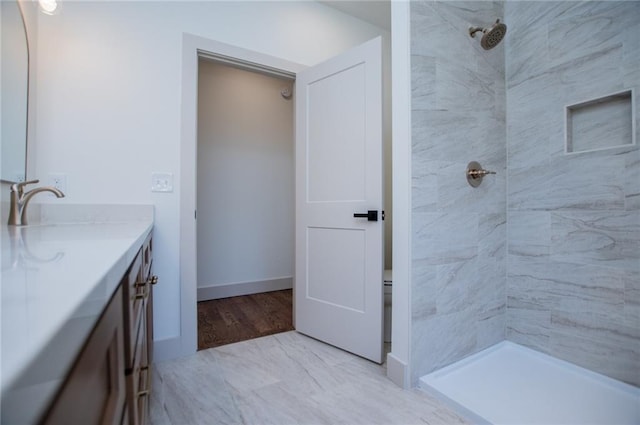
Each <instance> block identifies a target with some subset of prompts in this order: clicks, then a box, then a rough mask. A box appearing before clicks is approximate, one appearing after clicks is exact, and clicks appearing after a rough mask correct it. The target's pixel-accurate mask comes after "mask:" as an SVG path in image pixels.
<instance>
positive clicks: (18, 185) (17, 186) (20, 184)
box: [11, 179, 40, 192]
mask: <svg viewBox="0 0 640 425" xmlns="http://www.w3.org/2000/svg"><path fill="white" fill-rule="evenodd" d="M39 182H40V180H37V179H36V180H28V181H24V182H17V183H14V184H12V185H11V191H12V192H22V188H24V187H25V186H26V185H28V184H36V183H39Z"/></svg>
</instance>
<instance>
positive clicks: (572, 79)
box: [505, 1, 640, 385]
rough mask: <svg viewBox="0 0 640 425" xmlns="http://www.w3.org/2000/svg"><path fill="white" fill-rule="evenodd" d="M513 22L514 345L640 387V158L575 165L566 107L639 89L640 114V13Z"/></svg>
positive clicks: (530, 9) (534, 13)
mask: <svg viewBox="0 0 640 425" xmlns="http://www.w3.org/2000/svg"><path fill="white" fill-rule="evenodd" d="M505 22H506V23H507V25H508V26H509V32H508V34H507V37H506V39H505V44H506V46H505V49H506V85H507V103H506V105H507V151H508V194H507V199H508V232H507V233H508V245H507V246H508V261H507V262H508V266H507V270H508V275H507V321H506V322H507V339H509V340H512V341H514V342H517V343H520V344H523V345H526V346H529V347H532V348H534V349H536V350H539V351H542V352H545V353H548V354H551V355H553V356H555V357H558V358H561V359H565V360H567V361H569V362H572V363H575V364H578V365H581V366H583V367H586V368H588V369H591V370H594V371H596V372H599V373H603V374H606V375H608V376H611V377H613V378H616V379H620V380H622V381H625V382H628V383H631V384H634V385H640V151H639V150H638V147H637V145H636V146H633V147H626V148H625V147H621V148H613V149H609V150H603V151H598V152H585V153H578V154H572V155H565V154H564V140H565V139H564V117H565V113H564V107H565V106H566V105H572V104H576V103H580V102H583V101H585V100H589V99H593V98H599V97H603V96H606V95H607V94H610V93H615V92H619V91H622V90H626V89H634V90H635V96H636V99H635V102H636V105H635V108H636V113H638V111H640V105H639V104H638V96H639V95H640V3H638V2H624V1H623V2H507V3H506V4H505ZM601 119H602V121H603V122H606V121H607V120H608V118H607V117H604V116H603V117H601ZM637 119H638V117H637V116H636V120H637ZM638 129H640V125H638V124H637V125H636V131H637V130H638ZM636 138H637V139H638V141H639V142H640V137H638V136H637V137H636Z"/></svg>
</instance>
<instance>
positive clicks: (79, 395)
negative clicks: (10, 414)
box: [43, 288, 126, 425]
mask: <svg viewBox="0 0 640 425" xmlns="http://www.w3.org/2000/svg"><path fill="white" fill-rule="evenodd" d="M122 319H123V315H122V289H121V288H118V290H117V291H116V293H115V294H114V296H113V298H112V299H111V301H110V302H109V304H108V305H107V308H106V310H105V311H104V313H103V314H102V316H101V318H100V320H99V321H98V324H97V325H96V327H95V329H94V330H93V332H92V333H91V336H90V337H89V339H88V340H87V342H86V345H85V347H84V349H83V350H82V353H81V354H80V356H79V358H78V360H77V361H76V363H75V364H74V366H73V368H72V370H71V372H70V373H69V375H68V377H67V379H66V382H65V384H64V386H63V388H62V390H60V392H59V393H58V395H57V397H56V399H55V401H54V403H53V404H52V406H51V408H50V409H49V412H48V414H47V415H46V417H45V420H44V421H43V423H45V424H51V425H53V424H61V425H67V424H114V425H116V424H120V423H121V422H122V415H123V413H124V407H125V398H126V392H125V375H124V370H125V368H124V326H123V320H122Z"/></svg>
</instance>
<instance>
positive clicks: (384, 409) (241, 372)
mask: <svg viewBox="0 0 640 425" xmlns="http://www.w3.org/2000/svg"><path fill="white" fill-rule="evenodd" d="M154 370H155V372H154V377H153V379H154V382H153V393H152V397H151V423H152V424H154V425H164V424H173V425H192V424H194V425H199V424H203V425H207V424H278V425H282V424H425V423H426V424H464V423H468V422H466V421H465V419H464V418H463V417H462V416H459V415H458V414H457V413H456V412H455V411H453V410H452V409H450V408H449V407H447V406H445V405H444V404H442V403H441V402H440V401H438V400H436V399H434V398H432V397H431V396H429V395H428V394H426V393H424V392H422V391H421V390H418V389H413V390H403V389H401V388H399V387H398V386H396V385H395V384H393V383H392V382H391V381H390V380H389V379H388V378H387V377H386V370H385V368H384V366H380V365H377V364H375V363H372V362H369V361H367V360H364V359H362V358H360V357H357V356H354V355H352V354H349V353H346V352H344V351H342V350H339V349H337V348H334V347H332V346H329V345H326V344H323V343H321V342H319V341H316V340H314V339H311V338H308V337H306V336H304V335H301V334H299V333H297V332H295V331H291V332H285V333H281V334H276V335H271V336H266V337H262V338H258V339H254V340H250V341H244V342H238V343H235V344H230V345H224V346H221V347H217V348H211V349H208V350H203V351H199V352H197V353H196V354H195V355H193V356H190V357H186V358H182V359H177V360H171V361H168V362H162V363H157V364H156V365H155V368H154Z"/></svg>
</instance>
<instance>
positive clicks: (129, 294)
mask: <svg viewBox="0 0 640 425" xmlns="http://www.w3.org/2000/svg"><path fill="white" fill-rule="evenodd" d="M122 289H123V297H124V323H125V333H124V339H125V347H124V356H125V366H126V368H127V370H129V369H131V368H132V367H133V355H134V351H135V344H136V339H137V337H138V335H137V333H138V329H139V328H140V319H141V317H142V313H143V307H144V299H145V297H146V281H145V280H143V278H142V255H141V252H139V253H138V255H137V256H136V258H135V260H134V261H133V263H132V264H131V267H130V268H129V271H128V272H127V273H126V274H125V276H124V278H123V279H122Z"/></svg>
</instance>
